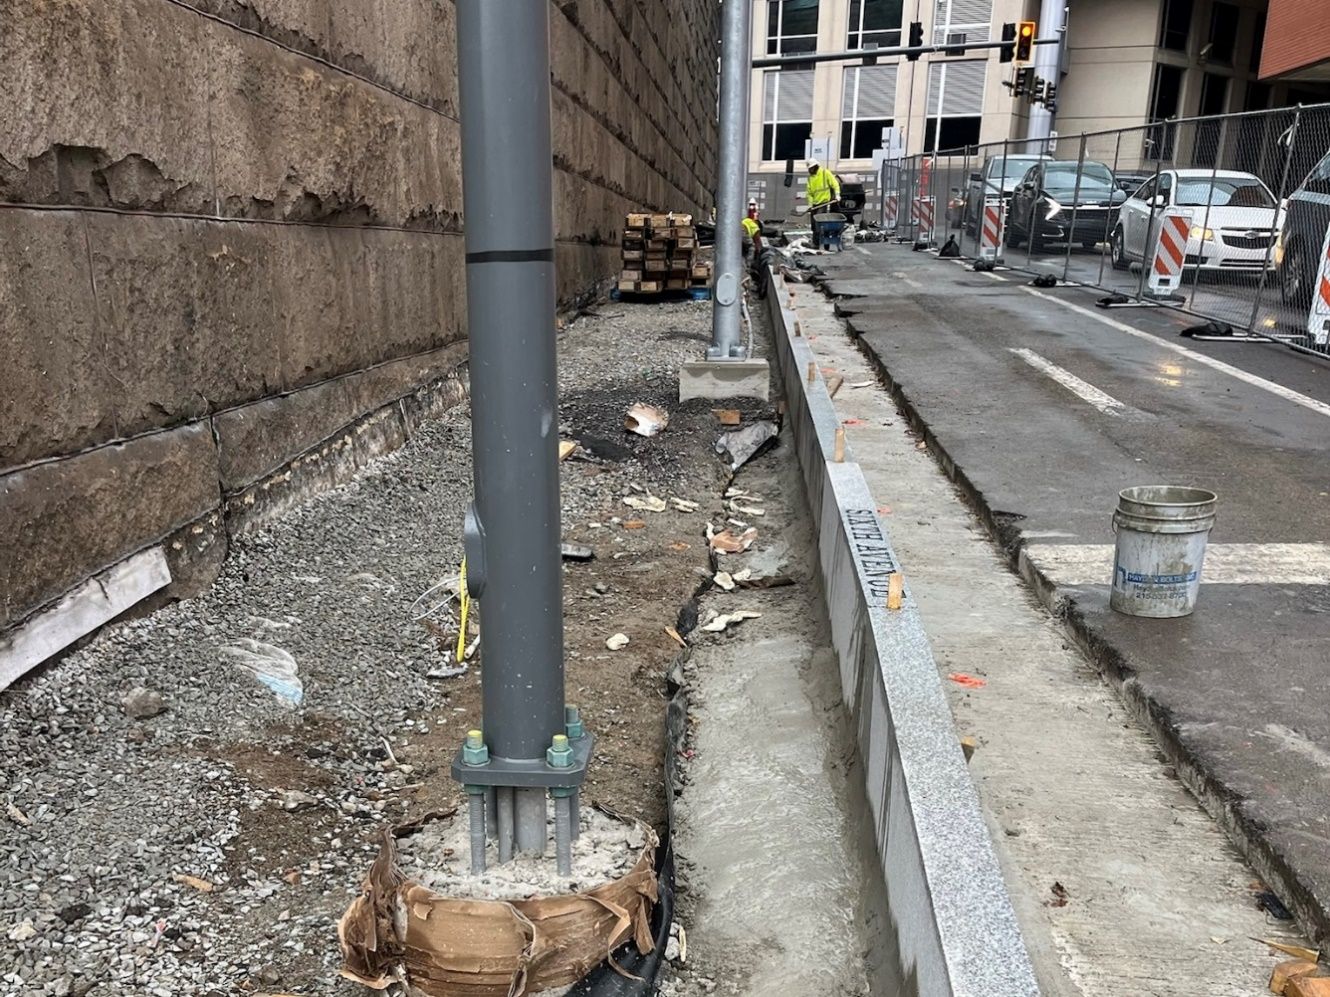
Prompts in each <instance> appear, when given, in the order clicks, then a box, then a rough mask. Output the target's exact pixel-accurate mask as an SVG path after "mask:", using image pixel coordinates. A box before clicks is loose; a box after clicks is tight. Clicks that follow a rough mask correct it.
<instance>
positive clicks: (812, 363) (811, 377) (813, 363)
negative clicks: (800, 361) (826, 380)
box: [808, 360, 817, 384]
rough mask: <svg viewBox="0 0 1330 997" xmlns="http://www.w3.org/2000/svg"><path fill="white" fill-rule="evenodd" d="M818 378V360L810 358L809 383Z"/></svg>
mask: <svg viewBox="0 0 1330 997" xmlns="http://www.w3.org/2000/svg"><path fill="white" fill-rule="evenodd" d="M816 380H817V361H816V360H809V361H808V383H809V384H812V383H813V382H814V381H816Z"/></svg>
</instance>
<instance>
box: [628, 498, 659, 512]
mask: <svg viewBox="0 0 1330 997" xmlns="http://www.w3.org/2000/svg"><path fill="white" fill-rule="evenodd" d="M623 504H624V505H626V506H628V508H630V509H636V510H637V511H638V512H664V511H665V508H666V506H665V500H664V499H663V498H661V497H660V496H658V495H651V494H648V495H647V497H646V498H639V497H638V496H636V495H629V496H626V497H625V498H624V500H623Z"/></svg>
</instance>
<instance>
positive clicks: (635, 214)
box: [624, 211, 693, 229]
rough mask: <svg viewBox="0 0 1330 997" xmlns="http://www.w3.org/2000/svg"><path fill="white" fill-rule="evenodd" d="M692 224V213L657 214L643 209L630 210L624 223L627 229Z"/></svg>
mask: <svg viewBox="0 0 1330 997" xmlns="http://www.w3.org/2000/svg"><path fill="white" fill-rule="evenodd" d="M692 225H693V216H692V215H676V214H674V213H673V212H669V213H667V214H663V215H658V214H653V213H650V212H643V211H630V212H629V213H628V219H627V221H626V222H625V223H624V227H625V228H629V229H648V228H650V229H661V228H675V227H686V228H691V227H692Z"/></svg>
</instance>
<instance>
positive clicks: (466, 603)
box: [457, 558, 471, 665]
mask: <svg viewBox="0 0 1330 997" xmlns="http://www.w3.org/2000/svg"><path fill="white" fill-rule="evenodd" d="M459 581H460V583H461V591H460V592H458V593H457V599H458V601H459V602H460V603H461V604H462V624H461V629H459V630H458V631H457V664H459V665H460V664H461V663H462V657H463V655H465V654H466V618H467V616H469V615H470V613H471V593H470V592H468V591H467V590H466V558H462V570H461V574H460V577H459Z"/></svg>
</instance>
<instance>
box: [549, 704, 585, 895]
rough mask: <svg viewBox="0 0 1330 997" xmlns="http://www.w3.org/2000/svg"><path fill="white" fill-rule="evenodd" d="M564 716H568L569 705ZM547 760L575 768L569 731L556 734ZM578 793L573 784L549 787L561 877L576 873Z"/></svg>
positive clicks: (555, 767)
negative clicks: (575, 829)
mask: <svg viewBox="0 0 1330 997" xmlns="http://www.w3.org/2000/svg"><path fill="white" fill-rule="evenodd" d="M574 709H575V708H574ZM564 715H565V717H567V715H568V711H567V708H565V710H564ZM577 724H578V726H579V727H580V726H581V721H580V720H578V721H577ZM545 762H546V764H548V765H549V767H550V768H553V769H567V768H572V767H573V749H572V748H571V747H570V746H569V744H568V735H567V734H555V735H554V739H553V741H551V742H550V746H549V748H547V749H546V751H545ZM576 792H577V790H576V789H575V788H574V787H572V786H554V787H552V788H551V789H550V796H552V797H553V798H554V854H555V858H556V859H557V860H558V865H559V875H560V876H571V875H572V874H573V794H574V793H576Z"/></svg>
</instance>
